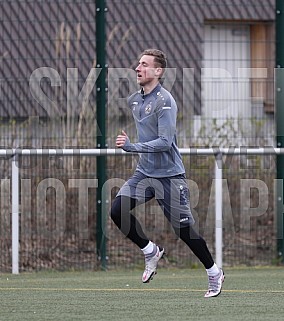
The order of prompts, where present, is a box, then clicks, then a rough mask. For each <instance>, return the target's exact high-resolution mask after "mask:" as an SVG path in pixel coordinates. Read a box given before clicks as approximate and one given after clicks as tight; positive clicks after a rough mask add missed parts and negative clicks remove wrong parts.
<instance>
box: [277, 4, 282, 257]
mask: <svg viewBox="0 0 284 321" xmlns="http://www.w3.org/2000/svg"><path fill="white" fill-rule="evenodd" d="M283 32H284V1H283V0H277V1H276V69H275V88H276V93H275V114H276V119H275V122H276V140H277V147H280V148H281V147H284V129H283V122H284V108H283V104H284V40H283ZM277 179H279V180H282V186H281V187H279V188H277V204H276V206H277V234H278V235H277V251H278V256H279V258H280V259H281V261H282V262H284V238H283V231H284V226H283V222H284V220H283V196H284V195H283V179H284V156H283V155H277Z"/></svg>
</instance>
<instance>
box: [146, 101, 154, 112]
mask: <svg viewBox="0 0 284 321" xmlns="http://www.w3.org/2000/svg"><path fill="white" fill-rule="evenodd" d="M151 110H152V102H151V103H150V104H148V105H147V106H146V107H145V114H146V115H149V114H150V113H151Z"/></svg>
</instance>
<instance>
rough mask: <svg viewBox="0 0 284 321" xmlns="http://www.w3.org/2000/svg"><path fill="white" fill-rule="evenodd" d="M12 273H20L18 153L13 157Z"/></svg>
mask: <svg viewBox="0 0 284 321" xmlns="http://www.w3.org/2000/svg"><path fill="white" fill-rule="evenodd" d="M11 163H12V165H11V166H12V273H13V274H18V273H19V167H18V155H14V156H13V158H12V162H11Z"/></svg>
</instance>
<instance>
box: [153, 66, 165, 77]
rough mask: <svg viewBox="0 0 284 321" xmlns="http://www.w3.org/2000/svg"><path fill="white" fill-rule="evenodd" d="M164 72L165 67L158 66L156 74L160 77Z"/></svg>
mask: <svg viewBox="0 0 284 321" xmlns="http://www.w3.org/2000/svg"><path fill="white" fill-rule="evenodd" d="M162 74H163V68H161V67H158V68H156V70H155V75H156V76H157V77H159V78H160V77H161V76H162Z"/></svg>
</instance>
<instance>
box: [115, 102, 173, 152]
mask: <svg viewBox="0 0 284 321" xmlns="http://www.w3.org/2000/svg"><path fill="white" fill-rule="evenodd" d="M175 133H176V110H175V109H174V108H172V107H165V106H163V107H161V108H160V109H159V111H158V137H157V138H156V139H154V140H150V141H148V142H144V143H131V142H130V140H129V138H128V136H127V134H126V133H125V132H124V131H122V134H121V135H118V136H117V139H116V146H117V147H119V148H122V149H123V150H125V151H127V152H137V153H158V152H163V151H168V150H169V149H170V148H171V146H172V143H173V139H174V136H175Z"/></svg>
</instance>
